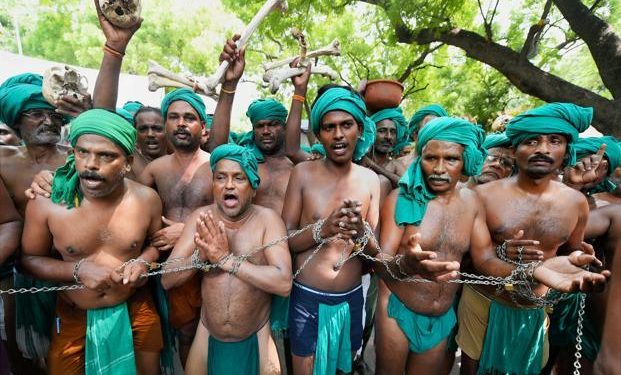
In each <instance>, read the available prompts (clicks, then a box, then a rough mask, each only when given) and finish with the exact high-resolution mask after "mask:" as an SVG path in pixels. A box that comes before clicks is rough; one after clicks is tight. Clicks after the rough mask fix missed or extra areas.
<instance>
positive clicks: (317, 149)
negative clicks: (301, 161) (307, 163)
mask: <svg viewBox="0 0 621 375" xmlns="http://www.w3.org/2000/svg"><path fill="white" fill-rule="evenodd" d="M310 152H311V153H313V154H318V155H321V156H323V157H324V158H325V157H326V149H325V147H323V145H322V144H321V143H315V144H314V145H312V146H311V148H310Z"/></svg>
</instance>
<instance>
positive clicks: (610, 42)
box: [554, 0, 621, 99]
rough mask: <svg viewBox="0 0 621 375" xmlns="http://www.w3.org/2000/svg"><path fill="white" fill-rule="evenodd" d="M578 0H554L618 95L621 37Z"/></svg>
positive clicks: (619, 88) (616, 97) (619, 87)
mask: <svg viewBox="0 0 621 375" xmlns="http://www.w3.org/2000/svg"><path fill="white" fill-rule="evenodd" d="M597 3H598V2H596V3H595V4H593V6H592V7H591V9H589V8H587V7H586V6H585V5H584V4H582V2H580V1H579V0H554V4H555V5H556V7H557V8H558V9H559V10H560V11H561V14H563V17H565V19H566V20H567V22H568V23H569V26H571V29H572V30H573V31H574V32H575V33H576V35H577V36H579V37H580V38H581V39H582V40H584V42H585V43H586V44H587V46H588V47H589V51H591V55H592V56H593V60H595V64H596V65H597V70H598V71H599V74H600V76H601V78H602V81H603V82H604V85H605V86H606V88H608V90H610V93H611V94H612V97H613V98H615V99H619V98H621V38H620V37H619V35H617V34H615V32H614V30H613V28H612V27H611V26H610V25H609V24H608V23H607V22H605V21H604V20H602V19H601V18H599V17H597V16H596V15H595V14H593V12H592V10H593V9H595V6H596V5H597Z"/></svg>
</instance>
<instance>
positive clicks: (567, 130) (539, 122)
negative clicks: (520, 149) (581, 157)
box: [505, 103, 593, 165]
mask: <svg viewBox="0 0 621 375" xmlns="http://www.w3.org/2000/svg"><path fill="white" fill-rule="evenodd" d="M592 119H593V108H591V107H580V106H577V105H575V104H571V103H549V104H545V105H542V106H541V107H537V108H534V109H531V110H530V111H527V112H524V113H522V114H520V115H518V116H515V117H514V118H513V119H511V121H509V123H508V124H507V128H506V130H505V133H506V134H507V137H509V139H510V140H511V144H512V145H513V147H516V146H517V145H519V144H520V143H521V142H523V141H524V140H526V139H529V138H532V137H535V136H538V135H541V134H563V135H564V136H566V137H567V142H568V143H567V154H568V155H569V165H574V164H576V151H575V149H574V142H575V141H576V140H577V139H578V135H579V134H580V133H582V132H583V131H585V130H587V128H588V127H589V125H590V124H591V120H592Z"/></svg>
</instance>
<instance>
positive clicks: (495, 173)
mask: <svg viewBox="0 0 621 375" xmlns="http://www.w3.org/2000/svg"><path fill="white" fill-rule="evenodd" d="M483 148H484V149H486V150H487V156H486V157H485V162H484V163H483V167H482V168H481V173H480V174H479V175H477V176H473V177H472V178H471V179H470V181H469V183H468V185H469V186H470V187H473V186H475V185H477V184H478V185H481V184H486V183H488V182H491V181H496V180H500V179H503V178H507V177H509V176H511V175H512V174H513V167H514V165H515V158H514V156H513V149H512V148H511V142H510V141H509V138H507V136H506V135H505V134H504V133H499V134H488V135H487V136H486V137H485V141H484V142H483Z"/></svg>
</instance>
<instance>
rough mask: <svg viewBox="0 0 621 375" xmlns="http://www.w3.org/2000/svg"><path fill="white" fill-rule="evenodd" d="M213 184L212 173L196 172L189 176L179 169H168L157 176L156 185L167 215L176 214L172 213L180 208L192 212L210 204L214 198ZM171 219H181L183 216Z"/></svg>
mask: <svg viewBox="0 0 621 375" xmlns="http://www.w3.org/2000/svg"><path fill="white" fill-rule="evenodd" d="M211 184H212V179H211V175H207V173H195V174H194V175H192V177H191V178H188V177H187V176H184V175H183V173H181V172H179V171H174V170H168V171H166V172H165V173H164V172H161V173H159V174H158V175H156V176H155V185H156V188H157V191H158V194H159V196H160V198H161V199H162V204H163V210H164V214H165V215H166V216H176V215H170V213H171V212H173V211H179V210H182V211H184V212H186V213H190V212H192V211H193V210H195V209H196V208H198V207H201V206H205V205H207V204H209V203H210V202H211V200H212V198H211ZM177 216H178V215H177ZM169 219H172V220H179V219H183V217H169Z"/></svg>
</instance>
